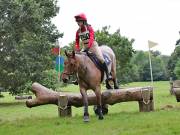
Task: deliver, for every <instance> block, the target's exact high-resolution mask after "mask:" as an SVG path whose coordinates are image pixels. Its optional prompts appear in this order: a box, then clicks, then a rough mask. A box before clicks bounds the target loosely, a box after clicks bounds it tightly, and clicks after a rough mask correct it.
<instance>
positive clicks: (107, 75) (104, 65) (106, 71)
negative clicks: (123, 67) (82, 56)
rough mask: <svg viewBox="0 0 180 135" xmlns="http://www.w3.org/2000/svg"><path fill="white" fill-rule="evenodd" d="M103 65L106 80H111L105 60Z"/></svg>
mask: <svg viewBox="0 0 180 135" xmlns="http://www.w3.org/2000/svg"><path fill="white" fill-rule="evenodd" d="M103 67H104V71H105V73H106V77H107V80H108V81H110V80H112V76H111V75H110V74H109V71H108V67H107V65H106V63H105V62H104V63H103Z"/></svg>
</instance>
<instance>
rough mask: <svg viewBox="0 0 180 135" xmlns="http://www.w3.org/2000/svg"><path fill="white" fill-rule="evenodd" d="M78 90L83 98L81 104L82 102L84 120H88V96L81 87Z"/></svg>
mask: <svg viewBox="0 0 180 135" xmlns="http://www.w3.org/2000/svg"><path fill="white" fill-rule="evenodd" d="M80 92H81V95H82V98H83V104H84V117H83V119H84V122H89V113H88V98H87V93H86V90H85V89H83V88H80Z"/></svg>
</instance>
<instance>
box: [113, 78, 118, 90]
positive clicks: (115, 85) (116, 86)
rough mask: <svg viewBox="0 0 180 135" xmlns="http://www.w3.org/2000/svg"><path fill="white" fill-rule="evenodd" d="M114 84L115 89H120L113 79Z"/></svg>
mask: <svg viewBox="0 0 180 135" xmlns="http://www.w3.org/2000/svg"><path fill="white" fill-rule="evenodd" d="M113 82H114V89H119V86H118V83H117V80H116V79H113Z"/></svg>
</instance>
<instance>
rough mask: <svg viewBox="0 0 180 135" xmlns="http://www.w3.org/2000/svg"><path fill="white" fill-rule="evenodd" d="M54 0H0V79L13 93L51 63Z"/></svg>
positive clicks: (22, 87)
mask: <svg viewBox="0 0 180 135" xmlns="http://www.w3.org/2000/svg"><path fill="white" fill-rule="evenodd" d="M56 3H57V1H56V0H46V1H44V0H8V1H7V0H0V74H1V76H0V82H1V85H2V87H4V88H5V89H7V90H9V91H10V92H11V93H13V94H16V93H20V92H23V91H24V89H25V88H26V86H27V85H28V84H29V83H31V82H34V81H40V79H41V76H42V73H43V71H45V70H48V69H51V68H52V67H53V62H52V56H51V55H50V50H51V48H52V45H53V43H54V42H55V40H56V39H57V38H58V37H61V36H62V34H60V33H59V32H58V31H57V29H56V26H55V25H54V24H52V23H51V18H52V17H54V16H55V15H56V13H57V12H58V10H59V8H58V7H57V6H56Z"/></svg>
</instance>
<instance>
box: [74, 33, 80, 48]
mask: <svg viewBox="0 0 180 135" xmlns="http://www.w3.org/2000/svg"><path fill="white" fill-rule="evenodd" d="M75 49H76V50H77V51H79V50H80V47H79V35H78V31H77V32H76V42H75Z"/></svg>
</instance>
